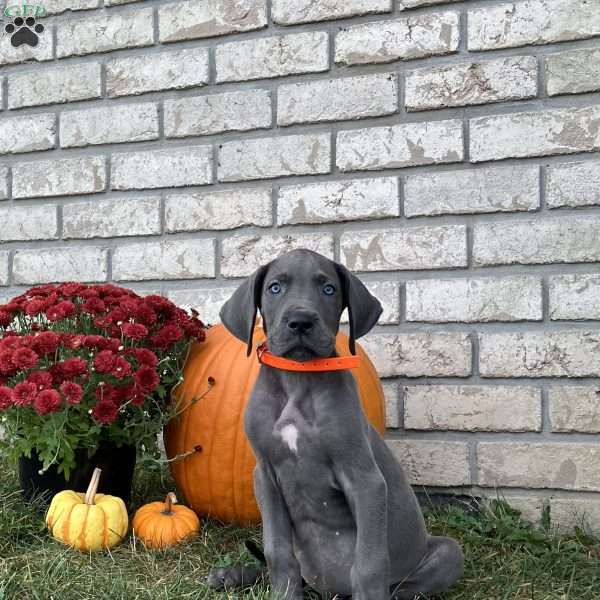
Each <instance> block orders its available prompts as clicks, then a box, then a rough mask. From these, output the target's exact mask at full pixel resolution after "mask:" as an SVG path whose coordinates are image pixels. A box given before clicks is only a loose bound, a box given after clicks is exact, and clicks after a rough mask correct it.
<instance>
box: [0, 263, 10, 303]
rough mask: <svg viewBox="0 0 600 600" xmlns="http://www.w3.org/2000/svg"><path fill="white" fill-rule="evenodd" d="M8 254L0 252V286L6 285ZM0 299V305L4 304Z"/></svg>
mask: <svg viewBox="0 0 600 600" xmlns="http://www.w3.org/2000/svg"><path fill="white" fill-rule="evenodd" d="M9 258H10V254H9V253H8V252H0V285H8V261H9ZM3 298H4V296H2V299H0V304H4V300H3Z"/></svg>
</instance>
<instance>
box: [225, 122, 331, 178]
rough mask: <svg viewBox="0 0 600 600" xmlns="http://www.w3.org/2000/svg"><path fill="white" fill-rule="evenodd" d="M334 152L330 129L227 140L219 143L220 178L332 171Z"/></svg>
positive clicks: (269, 176)
mask: <svg viewBox="0 0 600 600" xmlns="http://www.w3.org/2000/svg"><path fill="white" fill-rule="evenodd" d="M330 155H331V139H330V136H329V134H328V133H322V134H310V135H288V136H285V137H271V138H259V139H251V140H245V141H235V142H226V143H224V144H221V145H220V146H219V175H218V176H219V181H246V180H250V179H269V178H271V177H284V176H286V175H317V174H319V173H329V171H330V170H331V167H330V162H331V156H330Z"/></svg>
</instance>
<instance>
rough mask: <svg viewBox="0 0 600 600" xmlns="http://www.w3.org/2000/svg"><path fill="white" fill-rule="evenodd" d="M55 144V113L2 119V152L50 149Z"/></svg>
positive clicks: (0, 123)
mask: <svg viewBox="0 0 600 600" xmlns="http://www.w3.org/2000/svg"><path fill="white" fill-rule="evenodd" d="M55 144H56V116H55V115H52V114H39V115H27V116H25V117H12V118H8V119H2V120H0V154H16V153H18V152H35V151H36V150H48V148H54V145H55Z"/></svg>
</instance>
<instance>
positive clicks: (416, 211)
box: [404, 166, 540, 217]
mask: <svg viewBox="0 0 600 600" xmlns="http://www.w3.org/2000/svg"><path fill="white" fill-rule="evenodd" d="M539 179H540V176H539V167H537V166H533V167H529V166H514V167H502V168H495V169H469V170H464V171H447V172H441V173H427V174H423V175H408V176H407V177H406V178H405V180H404V214H405V215H406V216H407V217H415V216H420V215H428V216H430V215H445V214H455V215H458V214H469V213H491V212H515V211H523V210H526V211H531V210H536V209H537V208H539V205H540V191H539Z"/></svg>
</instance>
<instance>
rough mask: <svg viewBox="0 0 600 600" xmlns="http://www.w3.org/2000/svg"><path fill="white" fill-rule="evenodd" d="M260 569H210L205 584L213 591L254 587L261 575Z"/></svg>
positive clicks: (241, 567) (261, 570)
mask: <svg viewBox="0 0 600 600" xmlns="http://www.w3.org/2000/svg"><path fill="white" fill-rule="evenodd" d="M263 571H264V569H263V568H261V567H243V566H239V567H221V568H218V569H212V570H211V571H210V573H209V574H208V579H207V580H206V584H207V585H208V587H210V588H212V589H214V590H222V591H229V590H235V589H240V588H244V587H247V586H250V585H254V584H255V583H256V582H257V581H258V580H259V579H260V578H261V577H262V575H263Z"/></svg>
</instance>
